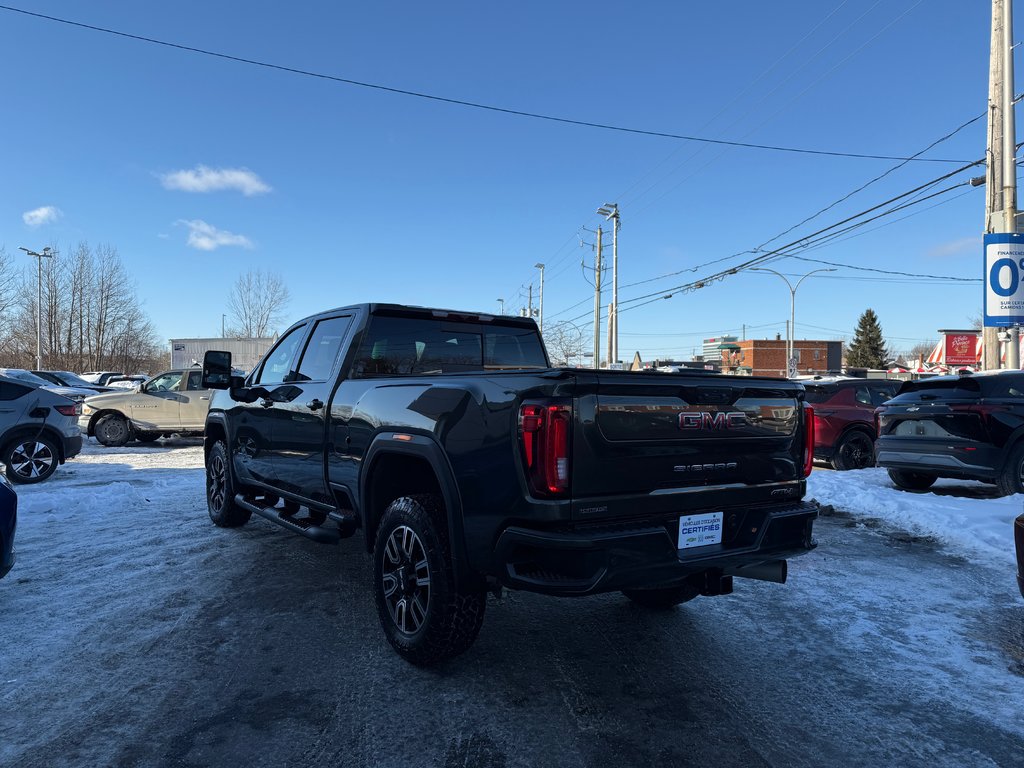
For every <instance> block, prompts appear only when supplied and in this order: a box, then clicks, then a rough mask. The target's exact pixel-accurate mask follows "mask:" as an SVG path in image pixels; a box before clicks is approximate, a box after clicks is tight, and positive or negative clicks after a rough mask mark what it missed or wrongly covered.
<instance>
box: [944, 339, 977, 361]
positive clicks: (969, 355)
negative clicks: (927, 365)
mask: <svg viewBox="0 0 1024 768" xmlns="http://www.w3.org/2000/svg"><path fill="white" fill-rule="evenodd" d="M945 346H946V348H945V353H946V354H945V363H946V365H976V364H977V362H978V354H977V349H978V334H976V333H947V334H946V337H945Z"/></svg>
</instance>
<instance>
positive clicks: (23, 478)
mask: <svg viewBox="0 0 1024 768" xmlns="http://www.w3.org/2000/svg"><path fill="white" fill-rule="evenodd" d="M3 460H4V465H5V468H6V470H7V479H8V480H10V481H11V482H12V483H23V484H26V485H27V484H29V483H41V482H42V481H43V480H45V479H46V478H48V477H49V476H50V475H52V474H53V473H54V472H55V471H56V469H57V464H59V463H60V462H59V458H58V455H57V446H56V445H55V444H54V442H53V440H51V439H50V438H49V437H47V436H46V435H39V436H38V437H24V438H17V439H15V440H12V441H11V442H10V443H8V444H7V447H6V448H5V449H4V452H3Z"/></svg>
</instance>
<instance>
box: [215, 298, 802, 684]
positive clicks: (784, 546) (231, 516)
mask: <svg viewBox="0 0 1024 768" xmlns="http://www.w3.org/2000/svg"><path fill="white" fill-rule="evenodd" d="M203 378H204V385H205V386H208V387H209V388H211V389H218V390H223V391H218V392H216V393H215V394H214V397H213V400H212V401H211V405H210V411H209V416H208V418H207V421H206V442H205V451H206V473H207V499H208V504H209V512H210V517H211V518H212V520H213V522H214V523H216V524H217V525H219V526H223V527H233V526H240V525H243V524H245V523H246V522H247V521H248V519H249V517H250V515H252V514H253V513H255V514H258V515H261V516H262V517H264V518H267V519H269V520H272V521H273V522H275V523H277V524H279V525H282V526H284V527H285V528H287V529H289V530H291V531H293V532H295V533H298V534H302V535H304V536H306V537H308V538H311V539H313V540H315V541H320V542H328V543H330V542H337V541H338V540H339V539H341V538H343V537H346V536H351V535H352V534H353V533H355V532H356V531H361V532H362V535H363V537H364V538H365V544H366V548H367V550H368V551H369V552H371V553H372V556H373V566H374V591H375V595H376V603H377V608H378V613H379V615H380V620H381V624H382V625H383V628H384V631H385V634H386V636H387V638H388V640H389V641H390V643H391V645H392V646H394V648H395V649H396V650H397V651H398V653H399V654H400V655H401V656H403V657H404V658H405V659H407V660H409V661H411V662H413V663H416V664H430V663H434V662H437V661H440V660H442V659H446V658H450V657H452V656H455V655H457V654H459V653H461V652H463V651H464V650H466V649H467V648H468V647H469V646H470V645H471V644H472V643H473V641H474V640H475V638H476V636H477V633H478V632H479V630H480V626H481V624H482V621H483V614H484V606H485V597H486V593H487V591H489V590H490V591H495V592H499V593H500V589H501V588H502V587H507V588H511V589H525V590H531V591H534V592H542V593H545V594H550V595H566V596H568V595H589V594H594V593H598V592H608V591H612V590H621V591H622V592H623V593H624V594H625V595H626V596H627V597H629V598H630V599H632V600H634V601H635V602H637V603H639V604H640V605H642V606H646V607H651V608H663V607H669V606H673V605H676V604H678V603H682V602H684V601H686V600H689V599H691V598H693V597H696V596H697V595H721V594H727V593H730V592H731V591H732V579H733V577H734V576H741V577H748V578H754V579H762V580H767V581H774V582H779V583H782V582H784V581H785V579H786V558H787V557H791V556H794V555H799V554H802V553H804V552H807V551H808V550H810V549H811V548H812V547H813V546H814V542H813V540H812V538H811V529H812V525H813V521H814V519H815V517H816V516H817V514H818V508H817V505H816V504H815V503H814V502H811V501H805V500H803V496H804V492H805V489H806V481H805V478H806V476H807V474H808V473H809V472H810V468H811V460H812V452H813V449H814V435H813V425H814V419H813V418H812V417H811V411H810V407H809V406H807V405H806V404H805V402H804V393H803V387H802V386H801V385H799V384H795V383H791V382H789V381H785V380H781V379H768V378H756V377H733V376H719V375H715V374H708V373H706V372H703V371H701V372H696V373H693V374H689V373H680V374H665V373H631V372H627V371H596V370H587V369H568V368H562V369H555V368H551V367H550V364H549V361H548V357H547V353H546V352H545V350H544V346H543V343H542V342H541V338H540V335H539V333H538V331H537V326H536V324H535V323H534V322H533V321H532V320H527V319H519V318H513V317H506V316H502V317H494V316H489V315H483V314H477V313H466V312H452V311H444V310H436V309H422V308H415V307H405V306H397V305H386V304H362V305H358V306H351V307H344V308H341V309H336V310H331V311H329V312H323V313H321V314H318V315H314V316H312V317H308V318H306V319H304V320H302V321H300V322H298V323H296V324H295V325H294V326H292V327H291V328H290V329H289V330H288V331H287V332H286V333H284V335H282V336H281V338H280V340H279V341H278V342H277V344H276V345H275V346H274V347H273V348H272V349H271V350H270V351H269V352H268V353H267V354H266V356H265V357H264V359H263V360H262V361H261V362H260V364H259V365H257V366H256V368H255V369H254V370H253V371H252V372H251V373H250V374H249V375H248V376H247V377H245V378H242V377H238V376H232V374H231V360H230V354H229V353H226V352H209V353H207V355H206V358H205V360H204V366H203Z"/></svg>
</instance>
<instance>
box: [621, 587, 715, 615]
mask: <svg viewBox="0 0 1024 768" xmlns="http://www.w3.org/2000/svg"><path fill="white" fill-rule="evenodd" d="M622 594H624V595H625V596H626V597H628V598H629V599H630V600H632V601H633V602H634V603H636V604H637V605H642V606H643V607H644V608H651V609H653V610H657V611H664V610H668V609H669V608H673V607H675V606H677V605H679V604H681V603H685V602H688V601H690V600H693V598H695V597H697V596H698V595H699V594H700V590H699V589H697V588H696V587H695V586H693V585H692V584H680V585H679V586H676V587H659V588H657V589H624V590H622Z"/></svg>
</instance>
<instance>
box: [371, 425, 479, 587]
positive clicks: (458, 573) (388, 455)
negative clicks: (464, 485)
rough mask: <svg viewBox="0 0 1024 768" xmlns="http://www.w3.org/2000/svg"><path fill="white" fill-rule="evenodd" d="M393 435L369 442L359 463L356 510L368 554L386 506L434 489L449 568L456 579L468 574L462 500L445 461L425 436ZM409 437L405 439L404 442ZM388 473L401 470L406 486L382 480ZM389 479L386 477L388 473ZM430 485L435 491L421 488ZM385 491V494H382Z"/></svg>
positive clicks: (459, 579) (443, 455) (445, 458)
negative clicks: (442, 509)
mask: <svg viewBox="0 0 1024 768" xmlns="http://www.w3.org/2000/svg"><path fill="white" fill-rule="evenodd" d="M395 434H396V433H394V432H381V433H379V434H378V435H377V436H376V437H374V439H373V441H372V442H371V443H370V447H369V449H368V450H367V451H366V456H365V459H364V461H363V469H362V472H361V474H360V478H359V512H360V517H361V518H362V520H361V522H362V527H363V532H364V534H365V539H366V550H367V552H369V551H372V550H373V545H374V540H375V539H376V533H377V525H378V523H379V522H380V519H381V517H382V516H383V514H384V510H385V509H386V508H387V506H388V504H390V503H391V502H392V501H394V499H395V498H398V497H400V496H407V495H410V494H413V493H422V492H424V491H429V490H433V491H435V492H436V493H439V494H440V495H441V498H442V499H444V506H445V512H446V515H447V521H446V522H447V526H448V534H449V541H450V543H451V556H452V567H453V569H454V571H455V577H456V580H458V581H461V580H462V579H463V578H466V577H467V576H468V573H467V571H468V567H467V564H466V555H465V551H466V550H465V539H464V536H463V526H462V499H461V496H460V494H459V488H458V485H456V483H455V474H454V473H453V472H452V469H451V466H450V465H449V464H448V459H447V457H446V456H445V454H444V451H443V450H442V448H441V446H440V445H438V444H437V442H436V441H435V440H434V439H432V438H430V437H425V436H423V435H409V434H408V433H403V435H404V436H405V437H403V438H402V439H397V438H396V437H395ZM406 437H408V439H405V438H406ZM389 469H391V470H394V469H402V470H404V471H406V472H409V473H410V474H409V475H406V477H407V478H408V484H407V485H405V486H403V484H401V483H399V484H397V490H396V484H395V483H394V482H393V481H388V482H385V481H383V478H384V475H383V474H381V472H387V471H388V470H389ZM388 476H389V477H390V476H393V475H391V474H390V473H389V475H388ZM424 483H432V484H433V487H432V488H430V487H429V486H427V487H425V486H424ZM385 489H387V490H385Z"/></svg>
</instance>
